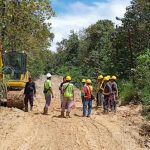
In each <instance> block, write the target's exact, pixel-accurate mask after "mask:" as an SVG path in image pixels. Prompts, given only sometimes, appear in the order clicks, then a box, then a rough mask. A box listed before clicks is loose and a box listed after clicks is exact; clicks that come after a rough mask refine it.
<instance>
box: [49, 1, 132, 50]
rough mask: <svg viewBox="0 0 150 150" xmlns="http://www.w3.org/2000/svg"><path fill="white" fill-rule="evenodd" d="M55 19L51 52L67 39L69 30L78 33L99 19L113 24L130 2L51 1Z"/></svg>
mask: <svg viewBox="0 0 150 150" xmlns="http://www.w3.org/2000/svg"><path fill="white" fill-rule="evenodd" d="M51 1H52V7H53V9H54V11H55V12H56V17H54V18H52V19H51V20H50V22H51V23H52V32H53V33H54V34H55V38H54V41H53V43H52V47H51V48H50V49H51V50H52V51H56V43H57V42H60V41H61V40H62V39H63V38H67V37H68V35H69V34H70V30H74V31H76V32H77V31H79V30H81V29H83V28H86V27H88V26H89V25H91V24H94V23H96V22H97V21H98V20H100V19H110V20H112V21H113V22H114V23H116V24H119V22H117V21H116V19H115V18H116V16H118V17H123V15H124V13H125V11H126V10H125V8H126V7H127V6H129V5H130V1H131V0H51Z"/></svg>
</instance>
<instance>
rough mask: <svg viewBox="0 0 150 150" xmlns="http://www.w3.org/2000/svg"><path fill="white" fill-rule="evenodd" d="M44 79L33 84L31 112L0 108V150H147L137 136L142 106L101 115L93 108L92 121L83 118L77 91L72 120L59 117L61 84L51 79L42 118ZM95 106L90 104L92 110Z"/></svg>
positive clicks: (60, 79)
mask: <svg viewBox="0 0 150 150" xmlns="http://www.w3.org/2000/svg"><path fill="white" fill-rule="evenodd" d="M44 80H45V77H41V78H40V79H38V80H37V81H36V86H37V94H36V97H35V101H34V109H33V111H32V112H24V111H22V110H19V109H16V108H4V107H1V108H0V150H148V149H149V147H148V146H147V147H146V146H145V144H144V143H145V138H144V137H141V136H140V135H139V129H140V125H141V124H142V123H143V122H144V121H145V120H144V119H143V118H142V117H141V116H140V113H139V110H140V109H141V106H126V107H119V108H118V111H117V113H116V114H113V113H110V114H109V115H104V114H102V109H101V108H98V109H95V108H93V112H92V116H91V118H87V117H82V104H81V100H80V91H78V90H76V92H75V93H76V96H75V99H76V108H75V109H74V110H73V111H72V112H71V117H72V118H68V119H66V118H60V117H59V115H60V98H59V97H60V95H59V90H58V86H59V84H60V82H61V81H62V78H61V77H59V76H53V78H52V82H53V90H54V95H55V98H54V99H53V100H52V103H51V107H50V108H49V115H43V114H42V112H43V107H44V103H45V100H44V95H43V82H44ZM94 106H95V104H94V103H93V107H94Z"/></svg>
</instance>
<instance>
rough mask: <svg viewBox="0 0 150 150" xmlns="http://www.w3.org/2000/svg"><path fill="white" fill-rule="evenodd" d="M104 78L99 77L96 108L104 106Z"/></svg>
mask: <svg viewBox="0 0 150 150" xmlns="http://www.w3.org/2000/svg"><path fill="white" fill-rule="evenodd" d="M103 78H104V77H103V76H102V75H99V76H98V78H97V80H98V84H97V89H96V92H97V93H96V106H97V107H98V106H101V105H102V104H103V101H104V100H103V99H104V95H103V87H102V85H103Z"/></svg>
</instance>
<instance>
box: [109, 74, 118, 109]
mask: <svg viewBox="0 0 150 150" xmlns="http://www.w3.org/2000/svg"><path fill="white" fill-rule="evenodd" d="M116 80H117V77H116V76H112V77H111V78H110V86H111V89H112V93H111V96H110V109H111V111H113V112H116V101H117V98H118V87H117V83H116Z"/></svg>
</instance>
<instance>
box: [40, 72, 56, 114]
mask: <svg viewBox="0 0 150 150" xmlns="http://www.w3.org/2000/svg"><path fill="white" fill-rule="evenodd" d="M51 76H52V75H51V74H50V73H47V75H46V77H47V80H46V81H45V82H44V91H43V92H44V95H45V106H44V113H43V114H45V115H46V114H48V107H49V106H50V104H51V99H52V98H54V94H53V90H52V82H51Z"/></svg>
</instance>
